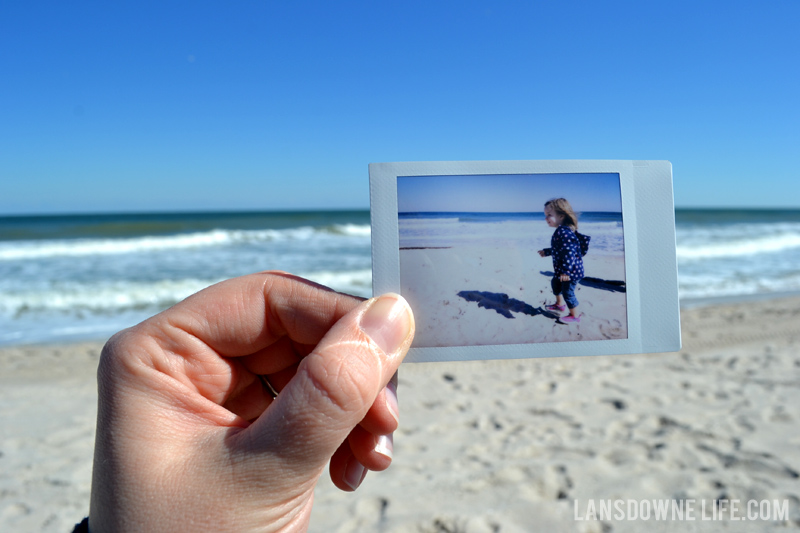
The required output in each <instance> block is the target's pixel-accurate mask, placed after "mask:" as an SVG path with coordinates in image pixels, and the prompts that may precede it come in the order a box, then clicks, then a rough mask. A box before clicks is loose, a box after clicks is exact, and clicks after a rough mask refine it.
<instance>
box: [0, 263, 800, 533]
mask: <svg viewBox="0 0 800 533" xmlns="http://www.w3.org/2000/svg"><path fill="white" fill-rule="evenodd" d="M545 269H549V267H547V266H546V267H543V270H545ZM476 289H481V288H480V287H476ZM510 289H511V288H509V290H510ZM584 292H586V290H584V289H582V291H581V294H583V293H584ZM515 297H516V296H515ZM526 297H527V298H530V296H526ZM586 300H589V299H588V298H586ZM471 305H476V304H474V303H473V304H471ZM587 307H588V306H587ZM481 311H483V312H484V313H487V314H488V313H489V312H488V311H486V310H485V309H481ZM498 316H499V315H498ZM500 318H501V319H502V320H507V319H505V318H503V317H500ZM532 318H538V317H532ZM507 322H513V321H512V320H507ZM682 331H683V339H684V348H683V349H682V350H681V351H680V352H676V353H666V354H650V355H624V356H599V357H581V358H557V359H531V360H515V361H476V362H466V363H428V364H409V365H404V366H403V367H402V368H401V373H400V389H399V394H400V406H401V427H400V429H399V430H398V432H397V433H396V435H395V439H394V442H395V459H394V464H393V465H392V467H391V468H390V469H389V470H387V471H385V472H382V473H374V472H373V473H370V474H369V475H368V476H367V478H366V480H365V481H364V484H363V485H362V487H361V488H360V489H359V490H358V491H357V492H356V493H354V494H346V493H342V492H339V491H338V490H336V489H335V488H334V487H333V486H332V484H331V482H330V480H329V479H327V474H326V475H325V476H323V479H322V480H321V482H320V484H319V486H318V489H317V492H316V502H315V506H314V511H313V516H312V524H311V531H314V532H360V531H367V532H368V531H385V532H398V533H399V532H465V533H479V532H498V531H500V532H521V531H548V532H549V531H578V532H632V531H642V530H646V531H649V532H654V531H776V532H777V531H786V530H787V529H796V528H798V527H800V298H788V299H776V300H766V301H759V302H749V303H741V304H731V305H720V306H715V307H703V308H696V309H690V310H687V311H685V312H684V313H683V314H682ZM99 351H100V344H97V343H95V344H93V343H85V344H75V345H66V346H60V347H57V348H55V347H47V346H42V347H12V348H5V349H2V350H0V368H1V369H2V371H1V372H0V432H1V433H0V435H1V437H0V530H2V531H32V532H33V531H47V532H50V531H52V532H64V531H69V530H70V528H71V526H72V525H73V524H74V523H75V522H77V521H79V520H80V519H81V518H82V517H83V516H85V515H86V513H87V511H88V502H89V490H90V476H91V461H92V448H93V439H94V421H95V412H96V406H95V402H96V392H95V387H96V386H95V381H94V380H95V378H94V372H95V367H96V364H97V360H98V355H99ZM590 499H592V500H596V501H599V500H611V499H624V500H627V499H634V500H643V499H659V500H663V499H676V500H685V499H694V500H697V506H698V507H699V505H700V500H707V501H708V503H709V505H710V503H711V500H714V499H729V500H739V501H740V502H742V503H741V504H740V505H742V506H743V505H745V503H746V502H747V501H748V500H758V501H759V502H760V501H762V500H779V501H781V502H782V501H784V500H785V501H787V502H788V511H789V518H788V520H782V521H778V522H773V521H771V520H766V521H761V520H759V521H758V522H747V521H730V520H728V519H727V515H726V519H725V520H722V521H713V520H702V519H701V517H700V513H699V509H697V510H696V512H695V515H694V516H695V517H696V518H695V520H694V521H681V522H669V521H667V522H664V521H655V520H654V519H651V520H650V521H647V522H644V521H641V520H638V521H625V520H615V519H606V520H603V521H602V522H600V521H594V520H575V518H574V514H575V501H576V500H577V502H578V503H577V505H578V509H579V511H580V512H579V513H578V514H579V516H581V517H585V515H586V509H587V502H588V500H590ZM709 509H710V507H709ZM707 513H710V510H709V511H707Z"/></svg>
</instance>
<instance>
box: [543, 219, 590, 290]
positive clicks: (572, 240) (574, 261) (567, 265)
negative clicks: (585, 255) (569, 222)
mask: <svg viewBox="0 0 800 533" xmlns="http://www.w3.org/2000/svg"><path fill="white" fill-rule="evenodd" d="M544 255H552V256H553V270H554V271H555V273H556V276H558V275H561V274H568V275H569V279H570V280H571V281H578V280H579V279H581V278H583V259H582V258H581V243H580V241H578V237H577V236H576V235H575V232H574V231H572V230H571V229H569V228H568V227H567V226H559V227H557V228H556V231H555V232H554V233H553V237H552V238H551V239H550V248H545V249H544Z"/></svg>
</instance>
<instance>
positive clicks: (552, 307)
mask: <svg viewBox="0 0 800 533" xmlns="http://www.w3.org/2000/svg"><path fill="white" fill-rule="evenodd" d="M544 308H545V309H547V310H548V311H558V312H559V313H563V312H564V311H566V309H567V306H566V305H555V304H554V305H546V306H544Z"/></svg>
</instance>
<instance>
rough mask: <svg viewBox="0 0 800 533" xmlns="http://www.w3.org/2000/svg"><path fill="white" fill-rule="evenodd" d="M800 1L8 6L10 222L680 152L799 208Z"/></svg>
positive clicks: (363, 191) (686, 186) (723, 201)
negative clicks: (448, 165)
mask: <svg viewBox="0 0 800 533" xmlns="http://www.w3.org/2000/svg"><path fill="white" fill-rule="evenodd" d="M798 20H800V2H797V1H796V0H783V1H780V0H777V1H772V0H768V1H765V2H758V3H756V2H741V1H724V2H723V1H719V2H703V1H692V2H685V1H670V2H641V1H636V2H613V1H611V2H588V1H587V2H534V1H528V2H503V1H492V2H471V1H458V2H455V1H454V2H417V1H404V2H306V1H298V2H276V1H273V2H267V1H260V2H254V1H241V2H203V1H196V2H187V1H184V2H169V1H166V2H146V1H145V2H141V1H140V2H128V1H118V2H81V1H76V2H48V1H42V2H37V1H33V2H5V3H4V5H3V8H2V16H0V73H2V75H0V215H2V214H18V213H53V212H118V211H164V210H167V211H169V210H208V209H297V208H315V209H316V208H366V207H367V206H368V204H369V194H368V191H369V188H368V170H367V165H368V164H369V163H372V162H384V161H440V160H508V159H513V160H516V159H667V160H670V161H671V162H672V164H673V173H674V185H675V198H676V205H678V206H679V207H690V206H733V207H741V206H751V207H764V206H783V207H800V180H799V179H798V178H800V172H798V167H797V155H798V147H800V127H798V124H800V98H798V94H800V69H798V68H797V65H798V57H800V32H798V31H797V28H796V26H797V21H798Z"/></svg>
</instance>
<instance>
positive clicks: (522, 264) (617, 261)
mask: <svg viewBox="0 0 800 533" xmlns="http://www.w3.org/2000/svg"><path fill="white" fill-rule="evenodd" d="M400 265H401V268H400V271H401V277H400V286H401V287H402V292H403V295H404V296H405V297H406V298H407V299H408V301H409V303H410V304H411V307H412V309H414V314H415V317H416V320H417V324H419V326H418V330H417V336H416V338H415V339H414V346H417V347H429V346H465V345H487V344H526V343H531V342H559V341H574V340H605V339H624V338H627V335H628V328H627V320H626V306H625V293H624V292H613V291H609V290H604V289H600V288H595V287H591V286H588V285H587V284H585V283H583V284H579V285H578V287H577V288H576V291H575V296H576V297H577V299H578V302H579V306H578V310H577V312H578V313H579V315H580V318H581V321H580V323H573V324H562V323H561V322H559V321H558V320H557V319H558V315H556V314H554V313H552V312H546V311H545V309H544V306H545V305H548V304H554V303H556V300H555V296H554V295H553V290H552V287H551V286H550V280H551V279H552V278H553V263H552V259H551V258H550V257H539V254H538V253H537V252H536V251H531V250H520V249H513V250H509V249H508V248H496V249H491V248H477V247H475V248H470V247H462V248H457V249H454V248H448V249H413V250H401V251H400ZM584 269H585V272H586V276H590V277H594V278H600V279H604V280H618V281H625V264H624V261H623V258H622V256H619V257H615V256H603V255H593V254H591V253H590V254H588V255H586V256H585V257H584ZM462 291H480V292H490V293H495V294H505V295H507V296H508V297H509V298H512V299H514V300H517V301H519V302H521V303H525V304H528V305H530V306H532V307H533V308H534V311H535V312H536V313H537V314H536V315H535V316H531V315H529V314H525V313H521V312H512V313H511V316H512V317H513V318H508V317H506V316H503V315H502V314H500V313H498V312H497V311H495V310H493V309H487V308H485V307H479V305H478V303H476V302H474V301H468V300H466V299H464V298H463V297H461V296H459V295H458V294H459V292H462ZM561 314H566V312H565V313H561Z"/></svg>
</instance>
